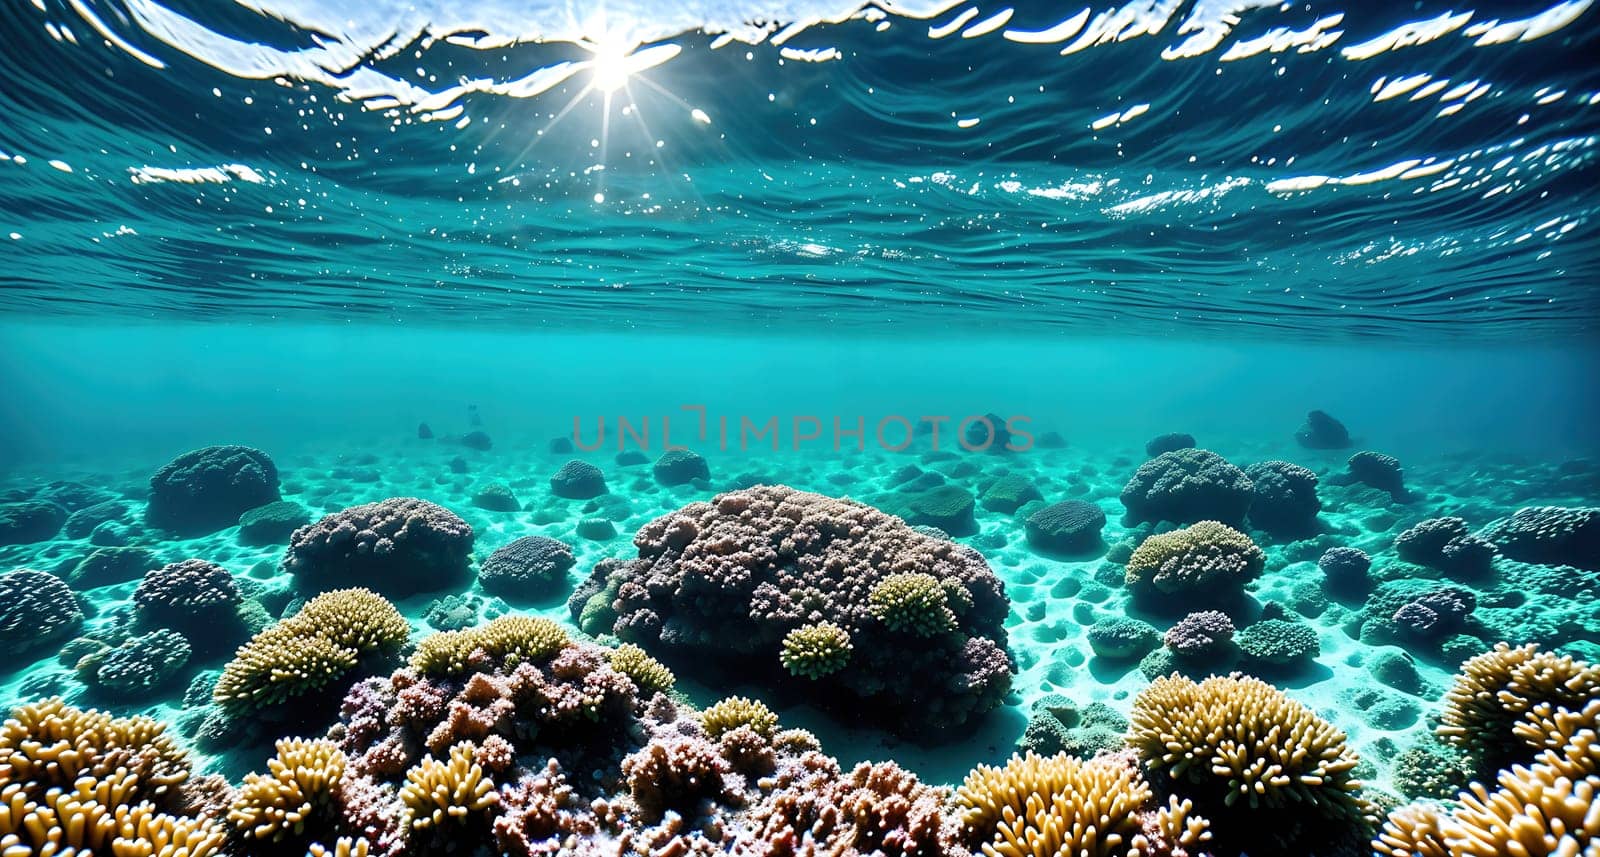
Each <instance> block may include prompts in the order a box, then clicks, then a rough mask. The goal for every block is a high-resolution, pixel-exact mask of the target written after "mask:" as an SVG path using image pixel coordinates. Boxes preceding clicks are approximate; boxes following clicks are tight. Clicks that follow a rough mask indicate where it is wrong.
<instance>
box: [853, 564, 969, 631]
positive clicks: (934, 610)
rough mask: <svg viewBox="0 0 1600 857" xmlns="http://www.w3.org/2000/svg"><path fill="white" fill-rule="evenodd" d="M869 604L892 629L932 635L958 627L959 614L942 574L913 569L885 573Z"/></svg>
mask: <svg viewBox="0 0 1600 857" xmlns="http://www.w3.org/2000/svg"><path fill="white" fill-rule="evenodd" d="M867 607H868V609H869V610H871V611H872V615H873V616H876V617H877V618H878V621H880V622H882V623H883V624H884V625H886V626H887V627H888V628H889V630H891V631H907V632H910V633H912V634H916V635H917V636H919V637H932V636H935V635H938V634H943V633H945V632H946V631H950V630H952V629H953V628H955V627H956V614H955V612H954V611H952V610H951V609H950V604H949V597H948V596H947V595H946V594H945V589H944V587H943V586H942V585H941V584H940V583H939V578H937V577H934V576H933V575H931V574H924V573H922V572H913V573H908V574H891V575H889V576H888V577H885V578H884V579H883V580H882V582H880V583H879V584H878V585H877V586H876V587H873V590H872V594H871V595H869V596H867Z"/></svg>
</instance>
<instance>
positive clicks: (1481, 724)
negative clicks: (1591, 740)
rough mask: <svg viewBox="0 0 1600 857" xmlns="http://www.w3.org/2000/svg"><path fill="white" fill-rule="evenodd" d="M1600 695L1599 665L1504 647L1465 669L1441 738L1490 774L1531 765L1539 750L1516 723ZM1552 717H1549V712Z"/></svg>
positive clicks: (1448, 704) (1448, 702) (1449, 697)
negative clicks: (1527, 763) (1519, 764)
mask: <svg viewBox="0 0 1600 857" xmlns="http://www.w3.org/2000/svg"><path fill="white" fill-rule="evenodd" d="M1597 697H1600V667H1596V666H1593V665H1591V664H1587V663H1584V662H1583V661H1579V660H1574V659H1573V658H1569V657H1566V656H1562V655H1557V654H1554V653H1552V652H1546V651H1541V650H1540V649H1539V647H1538V646H1536V645H1533V644H1532V643H1529V644H1528V645H1525V646H1517V647H1515V648H1513V647H1511V646H1508V645H1506V644H1505V643H1501V644H1499V645H1497V646H1495V647H1494V648H1493V649H1491V650H1490V651H1487V652H1484V653H1483V654H1481V655H1478V656H1477V657H1475V658H1471V659H1469V660H1468V661H1467V662H1466V663H1463V664H1462V665H1461V670H1460V672H1458V673H1457V674H1456V679H1455V684H1454V686H1453V687H1451V689H1450V692H1449V693H1448V694H1446V696H1445V706H1444V712H1443V713H1442V714H1441V715H1440V718H1439V720H1440V726H1439V730H1438V731H1439V737H1441V738H1443V739H1444V740H1445V741H1447V742H1449V743H1451V744H1453V745H1455V746H1456V747H1458V748H1460V749H1461V750H1463V751H1464V752H1466V754H1467V756H1468V757H1469V759H1470V760H1471V761H1472V762H1473V763H1474V767H1475V768H1476V770H1477V771H1478V772H1479V773H1480V774H1482V775H1485V776H1489V775H1492V774H1493V773H1494V772H1495V771H1498V770H1500V769H1502V768H1506V767H1509V766H1511V765H1513V764H1517V763H1524V762H1529V761H1532V759H1533V756H1534V754H1535V752H1537V747H1536V746H1530V744H1529V742H1528V741H1527V740H1525V739H1524V738H1521V737H1519V736H1518V735H1517V734H1516V733H1517V725H1518V723H1519V722H1522V721H1524V720H1525V719H1527V718H1529V717H1530V716H1539V714H1540V713H1541V712H1549V711H1550V710H1551V709H1552V708H1568V709H1574V710H1575V709H1578V708H1581V707H1583V706H1584V705H1585V704H1586V703H1587V702H1589V701H1590V700H1593V699H1595V698H1597ZM1546 716H1548V714H1546Z"/></svg>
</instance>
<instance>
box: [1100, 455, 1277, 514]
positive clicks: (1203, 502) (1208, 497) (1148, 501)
mask: <svg viewBox="0 0 1600 857" xmlns="http://www.w3.org/2000/svg"><path fill="white" fill-rule="evenodd" d="M1254 496H1255V484H1254V483H1253V482H1251V481H1250V477H1248V476H1246V475H1245V473H1244V471H1243V470H1240V469H1239V468H1237V467H1235V466H1233V465H1232V464H1230V463H1228V460H1227V459H1225V458H1223V457H1222V456H1220V455H1218V454H1216V453H1215V452H1212V451H1210V450H1207V449H1177V450H1173V451H1171V452H1163V453H1162V454H1160V455H1158V456H1156V457H1155V458H1152V459H1150V460H1149V461H1146V462H1145V463H1144V464H1141V465H1139V469H1138V470H1136V471H1134V474H1133V478H1131V479H1129V480H1128V484H1127V485H1126V486H1124V487H1123V489H1122V505H1123V506H1124V507H1126V508H1127V510H1128V515H1127V518H1128V522H1129V523H1133V524H1138V523H1143V522H1146V521H1171V522H1173V523H1175V524H1190V523H1194V522H1195V521H1204V520H1211V521H1221V522H1222V523H1224V524H1229V525H1232V526H1239V525H1240V524H1242V523H1244V518H1245V513H1246V512H1247V511H1249V509H1250V502H1251V500H1252V499H1253V498H1254Z"/></svg>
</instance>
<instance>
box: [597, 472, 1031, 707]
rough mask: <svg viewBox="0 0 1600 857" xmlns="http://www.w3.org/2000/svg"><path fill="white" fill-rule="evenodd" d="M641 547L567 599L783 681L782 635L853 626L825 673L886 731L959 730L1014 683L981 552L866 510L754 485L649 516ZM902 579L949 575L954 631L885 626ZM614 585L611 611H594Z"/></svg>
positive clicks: (845, 700) (634, 638) (838, 697)
mask: <svg viewBox="0 0 1600 857" xmlns="http://www.w3.org/2000/svg"><path fill="white" fill-rule="evenodd" d="M634 545H635V546H636V547H637V548H638V550H639V556H638V558H637V559H633V560H629V561H626V562H622V563H615V564H611V563H602V564H601V565H599V566H597V567H596V569H595V572H594V574H593V575H592V576H591V578H590V581H589V583H588V584H586V585H585V586H584V587H582V588H581V590H580V591H582V592H583V593H585V597H584V598H583V599H579V598H577V597H575V598H574V600H573V602H572V603H571V607H572V610H573V618H574V619H577V620H578V621H579V622H580V624H583V625H584V630H586V631H588V632H590V633H606V632H610V633H615V634H617V635H618V636H619V637H621V638H622V639H624V640H626V641H628V642H633V643H637V644H639V645H640V646H643V647H644V648H646V649H651V648H655V649H658V650H659V649H668V650H677V651H679V652H683V653H693V654H694V655H695V656H697V657H711V658H716V659H719V660H722V661H723V662H724V663H725V664H727V665H728V666H731V667H734V668H735V669H738V670H743V671H745V672H746V673H754V675H752V676H750V677H751V678H753V679H755V680H760V681H766V682H771V683H776V684H783V683H793V682H796V681H802V680H797V679H795V678H794V677H792V676H790V675H789V674H788V673H787V672H785V671H784V670H783V669H782V667H781V664H780V660H779V657H778V653H779V651H780V650H781V647H782V643H783V639H784V637H785V636H786V635H787V634H788V633H789V632H790V631H792V630H794V629H795V628H798V627H800V626H802V625H806V624H811V623H817V622H823V621H827V622H831V623H833V624H834V625H837V626H839V627H840V628H843V629H844V630H845V631H846V632H847V633H848V634H849V636H850V639H851V642H852V646H853V655H852V657H851V659H850V661H849V663H848V664H847V665H846V666H845V667H844V668H843V669H841V670H839V671H838V672H835V673H832V674H830V675H829V676H827V678H826V679H825V681H826V683H827V684H829V686H830V688H831V689H833V690H836V691H842V693H837V692H836V693H831V694H827V695H826V696H827V698H829V699H831V700H833V701H834V702H835V703H836V704H839V705H842V706H848V707H849V708H850V710H851V711H852V712H856V713H859V712H860V711H862V710H863V708H865V710H869V711H872V712H874V713H875V714H878V715H880V716H881V719H882V720H884V721H885V722H886V724H887V725H889V726H890V727H891V728H900V729H907V730H917V731H924V732H925V731H927V730H929V729H939V728H944V727H951V726H957V725H960V724H961V723H964V722H965V721H966V720H967V719H968V718H969V717H971V716H974V715H977V714H981V713H983V712H985V711H988V710H989V709H991V708H993V707H994V706H996V705H998V704H1000V702H1001V701H1002V699H1003V698H1004V695H1005V693H1006V691H1007V690H1008V689H1009V687H1010V674H1011V672H1012V664H1011V660H1010V658H1009V656H1008V655H1007V653H1006V651H1005V640H1006V636H1005V629H1004V624H1003V623H1004V620H1005V617H1006V614H1007V612H1008V609H1009V605H1008V602H1007V600H1006V596H1005V588H1004V586H1003V584H1002V583H1001V582H1000V579H999V578H998V577H996V576H995V574H994V572H993V571H992V570H990V568H989V566H988V564H987V563H986V562H984V560H983V557H982V556H981V555H979V554H978V553H977V552H976V551H973V550H972V549H970V548H967V547H964V546H962V545H959V544H956V543H955V542H952V541H948V540H944V539H935V538H931V537H929V536H925V535H922V534H921V533H918V532H916V531H914V530H912V529H911V528H910V527H909V526H907V525H906V523H905V522H904V521H902V520H900V519H899V518H895V517H893V516H891V515H887V514H885V513H883V512H881V511H879V510H877V509H874V508H872V507H870V506H867V505H864V504H862V503H857V502H853V501H850V500H838V499H834V498H831V497H825V496H823V495H820V494H811V493H807V492H802V491H796V490H794V489H792V488H787V487H783V486H757V487H754V488H749V489H745V490H741V491H730V492H728V493H725V494H720V495H718V496H716V497H715V498H713V499H712V500H711V502H709V503H704V502H702V503H691V504H689V505H688V506H685V507H684V508H682V509H680V510H678V511H677V512H674V513H671V514H668V515H666V516H664V517H661V518H658V519H656V520H654V521H651V522H650V523H648V524H646V525H644V527H642V528H641V529H640V530H639V533H638V535H637V536H635V538H634ZM894 574H898V575H906V574H922V575H927V576H931V577H933V578H935V579H937V580H938V581H940V585H941V587H942V591H941V592H940V593H939V595H940V597H941V598H942V599H943V600H944V601H945V603H946V605H947V607H948V609H949V610H950V611H951V615H952V616H953V617H954V618H953V620H952V630H951V631H950V632H948V633H941V634H938V635H936V636H932V637H916V636H913V635H907V634H904V633H897V632H896V631H895V630H894V629H893V628H891V627H889V626H887V625H886V624H885V623H884V622H883V621H880V619H879V618H878V617H877V616H876V615H875V614H874V613H873V612H872V609H871V603H870V596H871V594H872V592H873V591H874V589H875V588H876V587H877V586H878V585H879V584H880V583H882V582H883V581H884V580H885V579H886V578H888V577H889V576H891V575H894ZM608 592H610V593H615V597H614V599H613V600H612V602H611V605H610V606H611V607H612V608H614V611H615V612H614V614H613V613H611V612H610V611H607V610H603V609H602V610H596V609H593V608H594V601H595V598H596V597H597V596H598V595H599V594H601V593H608ZM580 601H581V602H582V603H580ZM803 681H806V682H807V687H808V689H809V688H812V687H813V685H812V684H810V680H803ZM862 701H866V702H869V703H870V704H869V705H868V706H865V707H863V706H861V705H860V704H859V703H860V702H862Z"/></svg>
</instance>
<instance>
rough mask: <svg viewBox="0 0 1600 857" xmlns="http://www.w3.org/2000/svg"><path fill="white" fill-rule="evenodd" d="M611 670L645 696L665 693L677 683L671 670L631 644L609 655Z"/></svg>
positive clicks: (621, 646) (618, 648)
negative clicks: (623, 676) (632, 684)
mask: <svg viewBox="0 0 1600 857" xmlns="http://www.w3.org/2000/svg"><path fill="white" fill-rule="evenodd" d="M611 668H612V669H614V670H616V671H617V672H619V673H622V674H623V675H625V676H627V677H628V678H630V679H632V680H633V683H634V684H635V685H638V687H639V690H640V691H642V692H643V693H645V694H647V695H648V694H653V693H666V692H668V691H670V690H672V687H673V685H675V684H677V683H678V678H677V676H674V675H673V674H672V670H669V669H667V667H666V665H665V664H663V663H661V662H660V661H658V660H656V659H655V658H652V657H650V655H649V654H648V653H647V652H645V650H644V649H641V648H639V647H638V646H635V645H634V644H632V643H623V644H622V645H620V646H618V647H617V648H616V650H615V651H613V652H612V653H611Z"/></svg>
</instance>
